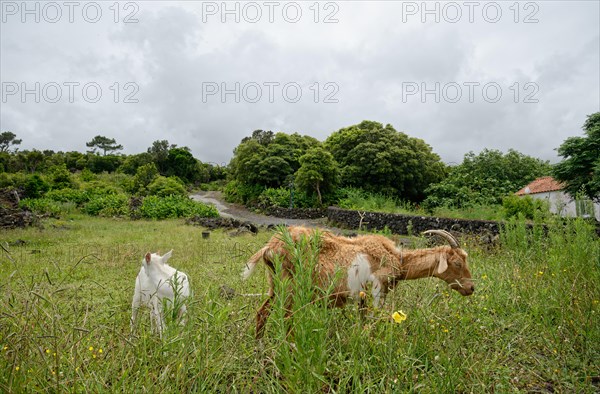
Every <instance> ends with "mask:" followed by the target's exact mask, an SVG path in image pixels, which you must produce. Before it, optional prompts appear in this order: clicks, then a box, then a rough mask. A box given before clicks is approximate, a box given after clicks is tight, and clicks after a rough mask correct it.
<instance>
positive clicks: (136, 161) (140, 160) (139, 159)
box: [119, 152, 168, 175]
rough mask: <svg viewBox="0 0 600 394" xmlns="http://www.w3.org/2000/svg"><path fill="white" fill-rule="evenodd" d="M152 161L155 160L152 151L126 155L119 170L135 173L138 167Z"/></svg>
mask: <svg viewBox="0 0 600 394" xmlns="http://www.w3.org/2000/svg"><path fill="white" fill-rule="evenodd" d="M167 155H168V153H167ZM152 162H154V161H153V159H152V155H151V154H150V153H146V152H142V153H138V154H136V155H128V156H127V157H125V159H124V160H123V163H122V164H121V166H120V167H119V171H121V172H123V173H125V174H129V175H135V173H136V172H137V170H138V168H140V167H141V166H143V165H146V164H148V163H152Z"/></svg>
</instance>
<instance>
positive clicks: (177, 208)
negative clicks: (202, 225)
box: [140, 196, 219, 219]
mask: <svg viewBox="0 0 600 394" xmlns="http://www.w3.org/2000/svg"><path fill="white" fill-rule="evenodd" d="M140 214H141V216H142V217H145V218H149V219H165V218H179V217H191V216H200V217H218V216H219V212H218V211H217V209H216V208H215V207H214V206H212V205H207V204H203V203H200V202H197V201H194V200H191V199H190V198H188V197H185V196H168V197H158V196H148V197H145V198H144V201H143V202H142V205H141V207H140Z"/></svg>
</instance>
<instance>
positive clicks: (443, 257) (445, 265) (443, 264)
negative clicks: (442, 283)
mask: <svg viewBox="0 0 600 394" xmlns="http://www.w3.org/2000/svg"><path fill="white" fill-rule="evenodd" d="M447 269H448V259H447V258H446V253H441V254H440V263H439V264H438V271H437V272H438V274H443V273H444V272H445V271H446V270H447Z"/></svg>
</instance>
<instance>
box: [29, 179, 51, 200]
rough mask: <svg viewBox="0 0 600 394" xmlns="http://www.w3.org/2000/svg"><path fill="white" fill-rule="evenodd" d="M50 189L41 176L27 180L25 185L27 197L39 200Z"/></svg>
mask: <svg viewBox="0 0 600 394" xmlns="http://www.w3.org/2000/svg"><path fill="white" fill-rule="evenodd" d="M48 189H50V185H49V184H48V182H46V181H45V180H44V179H43V178H42V177H41V176H40V175H39V174H33V175H31V176H29V177H28V178H27V180H26V181H25V184H24V185H23V190H24V192H25V197H27V198H39V197H41V196H43V195H44V193H46V192H47V191H48Z"/></svg>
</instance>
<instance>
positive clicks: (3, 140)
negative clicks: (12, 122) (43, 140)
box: [0, 131, 23, 152]
mask: <svg viewBox="0 0 600 394" xmlns="http://www.w3.org/2000/svg"><path fill="white" fill-rule="evenodd" d="M22 141H23V140H18V139H17V135H16V134H15V133H12V132H10V131H5V132H3V133H2V134H0V152H8V151H9V149H10V147H11V145H20V144H21V142H22Z"/></svg>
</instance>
